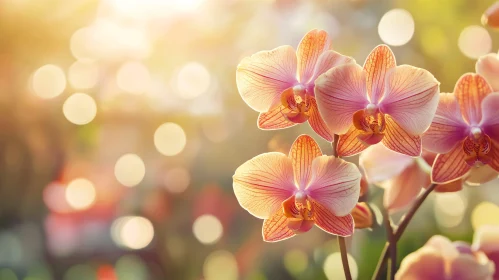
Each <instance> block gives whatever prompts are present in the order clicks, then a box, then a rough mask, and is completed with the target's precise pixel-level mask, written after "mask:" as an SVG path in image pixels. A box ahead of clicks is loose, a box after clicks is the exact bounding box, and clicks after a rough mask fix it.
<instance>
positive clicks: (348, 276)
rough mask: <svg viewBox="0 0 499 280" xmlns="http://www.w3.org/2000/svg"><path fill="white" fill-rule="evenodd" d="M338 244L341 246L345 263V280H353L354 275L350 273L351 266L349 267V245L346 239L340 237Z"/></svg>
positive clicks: (342, 259) (342, 258) (342, 260)
mask: <svg viewBox="0 0 499 280" xmlns="http://www.w3.org/2000/svg"><path fill="white" fill-rule="evenodd" d="M338 244H339V245H340V253H341V262H342V263H343V271H344V272H345V278H346V280H352V274H351V273H350V266H349V265H348V255H347V245H346V242H345V237H343V236H338Z"/></svg>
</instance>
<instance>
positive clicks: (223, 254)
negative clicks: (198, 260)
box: [203, 250, 239, 280]
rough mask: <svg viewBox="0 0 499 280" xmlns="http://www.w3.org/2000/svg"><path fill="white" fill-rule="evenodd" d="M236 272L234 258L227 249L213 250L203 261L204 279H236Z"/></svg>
mask: <svg viewBox="0 0 499 280" xmlns="http://www.w3.org/2000/svg"><path fill="white" fill-rule="evenodd" d="M238 274H239V272H238V268H237V261H236V258H235V257H234V255H233V254H232V253H230V252H228V251H222V250H220V251H215V252H213V253H211V254H209V255H208V257H207V258H206V260H205V261H204V265H203V275H204V279H205V280H237V279H238Z"/></svg>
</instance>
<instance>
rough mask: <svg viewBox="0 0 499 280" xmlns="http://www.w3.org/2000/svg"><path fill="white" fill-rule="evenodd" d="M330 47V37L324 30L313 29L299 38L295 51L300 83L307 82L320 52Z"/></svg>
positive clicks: (311, 75)
mask: <svg viewBox="0 0 499 280" xmlns="http://www.w3.org/2000/svg"><path fill="white" fill-rule="evenodd" d="M330 47H331V39H330V38H329V35H328V34H327V32H326V31H324V30H318V29H314V30H311V31H309V32H308V33H307V34H305V36H304V37H303V39H301V42H300V44H299V45H298V50H297V51H296V56H297V57H298V75H299V77H300V82H301V83H304V84H306V83H308V82H309V81H310V80H311V78H312V77H313V74H314V69H315V66H316V64H317V61H318V60H319V57H320V56H321V54H322V53H323V52H325V51H327V50H329V48H330Z"/></svg>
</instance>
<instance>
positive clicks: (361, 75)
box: [315, 45, 439, 156]
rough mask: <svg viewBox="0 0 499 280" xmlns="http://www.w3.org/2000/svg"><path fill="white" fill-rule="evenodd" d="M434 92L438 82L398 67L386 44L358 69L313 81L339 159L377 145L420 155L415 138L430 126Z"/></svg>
mask: <svg viewBox="0 0 499 280" xmlns="http://www.w3.org/2000/svg"><path fill="white" fill-rule="evenodd" d="M438 92H439V83H438V81H437V80H436V79H435V78H434V77H433V75H432V74H431V73H430V72H428V71H426V70H424V69H420V68H416V67H413V66H409V65H400V66H397V65H396V63H395V56H394V55H393V53H392V51H391V50H390V48H389V47H388V46H385V45H380V46H377V47H376V48H375V49H374V50H373V51H372V52H371V53H370V54H369V56H368V57H367V59H366V62H365V63H364V67H363V68H362V67H360V66H359V65H357V64H356V63H349V64H345V65H341V66H338V67H335V68H332V69H331V70H329V71H327V72H326V73H324V74H322V75H321V76H319V78H317V80H316V81H315V95H316V98H317V103H318V105H319V111H320V112H321V115H322V117H323V119H324V121H325V122H326V124H327V125H328V127H329V128H330V130H331V131H332V132H333V133H335V134H339V135H340V138H339V141H338V154H339V155H340V156H353V155H355V154H358V153H360V152H362V151H363V150H365V149H366V148H367V147H368V146H370V145H374V144H376V143H379V142H381V143H383V145H385V146H386V147H387V148H389V149H391V150H394V151H396V152H399V153H402V154H406V155H409V156H419V155H420V154H421V137H420V136H421V134H423V132H425V131H426V129H428V127H429V126H430V124H431V120H432V118H433V116H434V114H435V111H436V109H437V104H438Z"/></svg>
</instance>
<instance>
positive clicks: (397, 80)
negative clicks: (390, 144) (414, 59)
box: [380, 65, 439, 135]
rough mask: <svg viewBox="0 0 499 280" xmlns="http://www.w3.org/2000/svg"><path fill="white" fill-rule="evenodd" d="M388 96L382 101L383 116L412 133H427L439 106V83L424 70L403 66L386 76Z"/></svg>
mask: <svg viewBox="0 0 499 280" xmlns="http://www.w3.org/2000/svg"><path fill="white" fill-rule="evenodd" d="M386 78H387V80H386V85H385V94H384V96H383V100H382V101H381V102H380V107H381V110H382V111H383V113H385V114H389V115H390V116H392V118H393V119H394V120H395V121H396V122H397V123H398V124H399V125H400V126H401V127H402V128H404V130H405V131H407V132H409V133H410V134H414V135H420V134H422V133H423V132H425V131H426V130H427V129H428V127H429V126H430V124H431V121H432V120H433V116H434V115H435V111H436V110H437V106H438V97H439V95H438V91H439V86H438V85H439V83H438V81H437V80H436V79H435V77H433V75H432V74H431V73H430V72H428V71H426V70H424V69H421V68H416V67H413V66H410V65H401V66H397V67H395V68H392V70H390V71H389V72H388V73H387V77H386Z"/></svg>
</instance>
